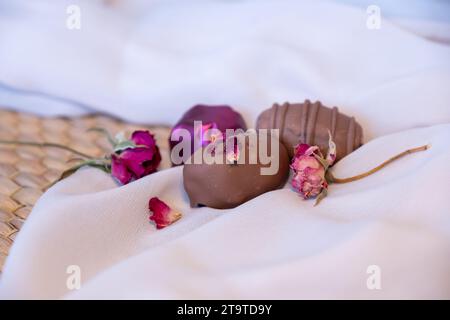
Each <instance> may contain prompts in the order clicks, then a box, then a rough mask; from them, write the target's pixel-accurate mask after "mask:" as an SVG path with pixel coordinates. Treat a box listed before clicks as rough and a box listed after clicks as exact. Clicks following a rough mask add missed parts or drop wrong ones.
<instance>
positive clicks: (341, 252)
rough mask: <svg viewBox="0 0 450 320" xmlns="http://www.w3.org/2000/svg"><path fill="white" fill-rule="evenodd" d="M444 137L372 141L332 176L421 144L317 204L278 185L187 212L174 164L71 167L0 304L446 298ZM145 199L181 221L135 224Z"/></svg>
mask: <svg viewBox="0 0 450 320" xmlns="http://www.w3.org/2000/svg"><path fill="white" fill-rule="evenodd" d="M449 138H450V125H441V126H433V127H429V128H423V129H415V130H411V131H405V132H402V133H398V134H394V135H391V136H385V137H382V138H379V139H376V140H373V141H371V142H370V143H368V144H366V145H364V146H363V147H361V148H360V149H359V150H357V151H356V152H354V153H352V154H351V155H350V156H348V157H346V158H345V159H343V160H342V161H341V162H339V163H338V164H337V165H336V167H335V173H336V175H337V176H340V177H344V176H348V175H353V174H356V173H359V172H362V171H364V170H367V169H369V168H370V167H372V166H374V165H375V164H377V163H380V162H381V161H383V160H385V159H387V158H389V157H390V156H392V155H394V154H396V153H398V152H399V151H402V150H404V149H406V148H410V147H414V146H418V145H423V144H427V143H430V144H431V145H432V148H431V149H430V150H429V151H426V152H423V153H420V154H415V155H411V156H409V157H408V158H404V159H402V160H401V161H399V162H397V163H394V164H392V165H391V166H389V167H386V168H385V169H384V170H383V171H382V172H379V173H377V174H375V175H373V176H371V177H369V178H366V179H365V180H361V181H358V182H353V183H351V184H346V185H332V186H331V187H330V190H329V191H330V192H329V196H328V197H327V198H326V199H324V200H323V202H322V203H321V204H320V205H319V206H317V207H313V202H312V201H302V200H301V199H300V198H299V197H298V196H297V195H296V194H295V193H294V192H292V191H291V190H290V189H289V188H285V189H283V190H277V191H274V192H270V193H266V194H263V195H262V196H260V197H258V198H256V199H254V200H252V201H249V202H247V203H245V204H243V205H241V206H240V207H238V208H236V209H232V210H214V209H209V208H197V209H191V208H189V202H188V200H187V199H186V195H185V194H184V191H183V186H182V175H181V173H182V168H181V167H178V168H174V169H168V170H163V171H161V172H159V173H157V174H154V175H151V176H149V177H146V178H144V179H141V180H139V181H137V182H135V183H132V184H130V185H127V186H125V187H121V188H117V187H116V185H115V184H114V183H113V181H112V180H111V178H110V177H109V176H108V175H106V174H104V173H102V172H101V171H98V170H94V169H87V170H82V171H79V172H78V173H77V174H76V175H75V176H72V177H70V178H68V179H66V180H65V181H63V182H61V183H59V184H58V185H57V186H55V187H54V188H52V189H51V190H49V191H48V192H47V193H46V194H45V195H44V196H43V197H42V198H41V199H40V200H39V203H38V204H37V206H36V207H35V208H34V210H33V213H32V214H31V216H30V217H29V219H28V220H27V222H26V224H25V225H24V227H23V229H22V231H21V232H20V234H19V236H18V238H17V240H16V243H15V244H14V246H13V248H12V251H11V253H10V254H11V258H10V259H9V260H8V261H7V266H6V270H5V273H4V275H3V279H2V286H1V289H0V297H2V298H18V297H19V298H62V297H65V298H73V299H75V298H82V299H89V298H137V299H141V298H150V299H159V298H184V299H191V298H193V299H197V298H202V299H207V298H249V299H250V298H252V299H253V298H261V299H263V298H402V299H403V298H449V297H450V284H449V282H448V271H449V270H450V215H449V214H450V204H449V202H448V199H447V198H448V190H449V188H450V171H449V170H448V163H449V161H450V150H449V148H448V141H449ZM212 178H213V177H212ZM86 181H89V183H86ZM152 196H158V197H160V198H161V199H163V200H164V201H166V202H167V203H169V204H170V205H171V206H172V207H173V208H176V209H177V210H180V211H181V212H182V213H183V214H184V216H183V218H182V219H181V220H179V221H178V222H176V223H175V224H173V225H172V226H170V227H167V228H166V229H163V230H160V231H157V230H156V229H155V227H154V226H153V225H152V224H150V223H149V221H148V216H149V214H148V209H147V203H148V200H149V198H150V197H152ZM69 265H78V266H80V268H81V271H82V273H81V276H82V278H81V279H82V286H81V289H80V290H79V291H73V292H69V290H68V289H67V287H66V281H67V278H68V277H69V275H68V274H66V269H67V267H68V266H69ZM370 265H377V266H379V267H380V269H381V290H369V289H368V288H367V286H366V281H367V279H368V277H369V275H368V274H367V273H366V270H367V268H368V267H369V266H370Z"/></svg>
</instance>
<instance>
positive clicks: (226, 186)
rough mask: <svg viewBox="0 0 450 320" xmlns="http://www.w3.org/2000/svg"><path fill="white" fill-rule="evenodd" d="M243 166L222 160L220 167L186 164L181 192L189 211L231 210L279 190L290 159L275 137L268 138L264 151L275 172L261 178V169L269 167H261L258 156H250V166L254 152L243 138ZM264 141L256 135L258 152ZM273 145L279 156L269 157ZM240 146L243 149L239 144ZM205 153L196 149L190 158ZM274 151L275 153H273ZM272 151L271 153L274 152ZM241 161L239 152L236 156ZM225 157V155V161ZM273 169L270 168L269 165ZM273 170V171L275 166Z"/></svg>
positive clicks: (256, 154)
mask: <svg viewBox="0 0 450 320" xmlns="http://www.w3.org/2000/svg"><path fill="white" fill-rule="evenodd" d="M245 136H246V139H245V163H243V164H239V163H237V164H230V163H226V161H225V159H224V161H223V162H222V164H206V163H203V164H188V163H186V164H185V165H184V168H183V180H184V188H185V190H186V192H187V194H188V196H189V199H190V203H191V207H198V206H207V207H211V208H217V209H227V208H234V207H236V206H238V205H240V204H242V203H244V202H246V201H248V200H250V199H253V198H255V197H257V196H259V195H260V194H263V193H265V192H268V191H271V190H275V189H278V188H280V187H282V186H284V184H285V182H286V180H287V178H288V175H289V157H288V153H287V150H286V148H285V147H284V146H283V144H281V143H279V141H278V137H277V136H275V137H271V136H270V135H269V134H268V138H267V142H266V148H267V154H268V155H270V156H271V158H272V159H273V158H276V159H275V160H274V161H278V170H277V171H274V173H275V174H272V175H263V174H261V168H268V167H270V166H271V164H264V165H263V164H262V163H264V161H261V158H260V155H259V152H256V153H252V154H253V156H254V161H253V162H254V164H251V162H250V153H249V152H250V151H249V150H253V151H252V152H255V149H254V148H250V146H254V145H255V144H254V143H253V142H251V139H249V138H248V134H246V135H245ZM261 141H263V139H260V138H259V135H257V142H258V148H260V147H261V146H260V145H261V143H260V142H261ZM274 143H276V144H278V147H279V148H278V154H274V155H273V157H272V150H273V147H272V146H274ZM241 145H244V143H242V144H241ZM222 146H223V142H219V148H221V147H222ZM203 150H204V149H199V150H197V151H196V153H195V154H194V155H193V156H192V157H191V159H190V160H191V161H192V160H193V158H195V157H196V156H198V154H197V153H199V152H202V151H203ZM275 150H276V149H275ZM275 150H274V152H276V151H275ZM239 154H240V156H239V157H241V156H242V158H239V159H240V160H241V161H243V160H242V159H244V157H243V152H242V149H240V152H239ZM226 155H227V153H226V152H224V156H223V157H224V158H226ZM272 165H273V164H272ZM273 168H276V166H274V167H273Z"/></svg>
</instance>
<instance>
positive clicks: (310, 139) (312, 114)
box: [306, 101, 320, 145]
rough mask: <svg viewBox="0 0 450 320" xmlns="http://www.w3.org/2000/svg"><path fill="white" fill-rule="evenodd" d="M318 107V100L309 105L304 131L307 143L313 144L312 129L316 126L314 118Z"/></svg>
mask: <svg viewBox="0 0 450 320" xmlns="http://www.w3.org/2000/svg"><path fill="white" fill-rule="evenodd" d="M319 107H320V102H318V101H317V102H314V103H313V104H311V105H310V109H311V110H310V111H309V116H308V126H307V132H306V137H307V141H308V142H307V143H308V144H309V145H313V144H314V131H315V127H316V120H317V119H316V118H317V113H318V110H319Z"/></svg>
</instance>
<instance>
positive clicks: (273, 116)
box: [271, 103, 278, 129]
mask: <svg viewBox="0 0 450 320" xmlns="http://www.w3.org/2000/svg"><path fill="white" fill-rule="evenodd" d="M272 109H273V112H272V119H271V120H272V126H271V129H275V128H276V124H277V113H278V103H275V104H274V105H273V107H272Z"/></svg>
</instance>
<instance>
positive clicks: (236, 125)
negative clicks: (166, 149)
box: [169, 104, 247, 164]
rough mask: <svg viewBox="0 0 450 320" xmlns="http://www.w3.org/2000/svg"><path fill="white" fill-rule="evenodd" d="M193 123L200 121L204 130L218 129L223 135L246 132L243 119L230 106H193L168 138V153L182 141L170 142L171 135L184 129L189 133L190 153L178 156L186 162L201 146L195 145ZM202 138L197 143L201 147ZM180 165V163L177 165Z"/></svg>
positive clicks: (203, 142)
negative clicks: (240, 130)
mask: <svg viewBox="0 0 450 320" xmlns="http://www.w3.org/2000/svg"><path fill="white" fill-rule="evenodd" d="M194 121H201V122H202V125H203V128H204V129H205V130H206V129H212V128H214V129H218V130H220V131H221V132H222V134H224V135H225V133H226V130H227V129H233V130H236V129H242V130H244V131H245V130H247V126H246V124H245V121H244V119H243V118H242V116H241V114H240V113H238V112H236V111H235V110H233V108H231V107H230V106H226V105H220V106H207V105H201V104H198V105H195V106H193V107H192V108H190V109H189V110H188V111H186V113H185V114H184V115H183V116H182V117H181V119H180V120H179V121H178V122H177V124H175V125H174V126H173V128H172V130H171V133H170V137H169V146H170V151H172V149H173V148H174V147H175V145H177V144H178V143H180V142H181V141H182V139H181V138H180V139H179V140H172V134H173V133H174V132H176V131H177V130H179V129H186V130H188V131H189V133H190V139H191V152H190V153H189V154H187V155H185V154H181V155H180V156H181V157H182V158H183V160H186V159H187V158H189V157H190V156H191V154H192V153H194V151H195V150H197V149H198V148H200V147H201V146H202V145H195V143H194V136H195V134H196V132H194ZM201 139H202V137H200V139H199V141H200V143H201V144H203V146H204V145H205V144H206V143H205V141H201ZM178 164H180V163H178Z"/></svg>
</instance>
